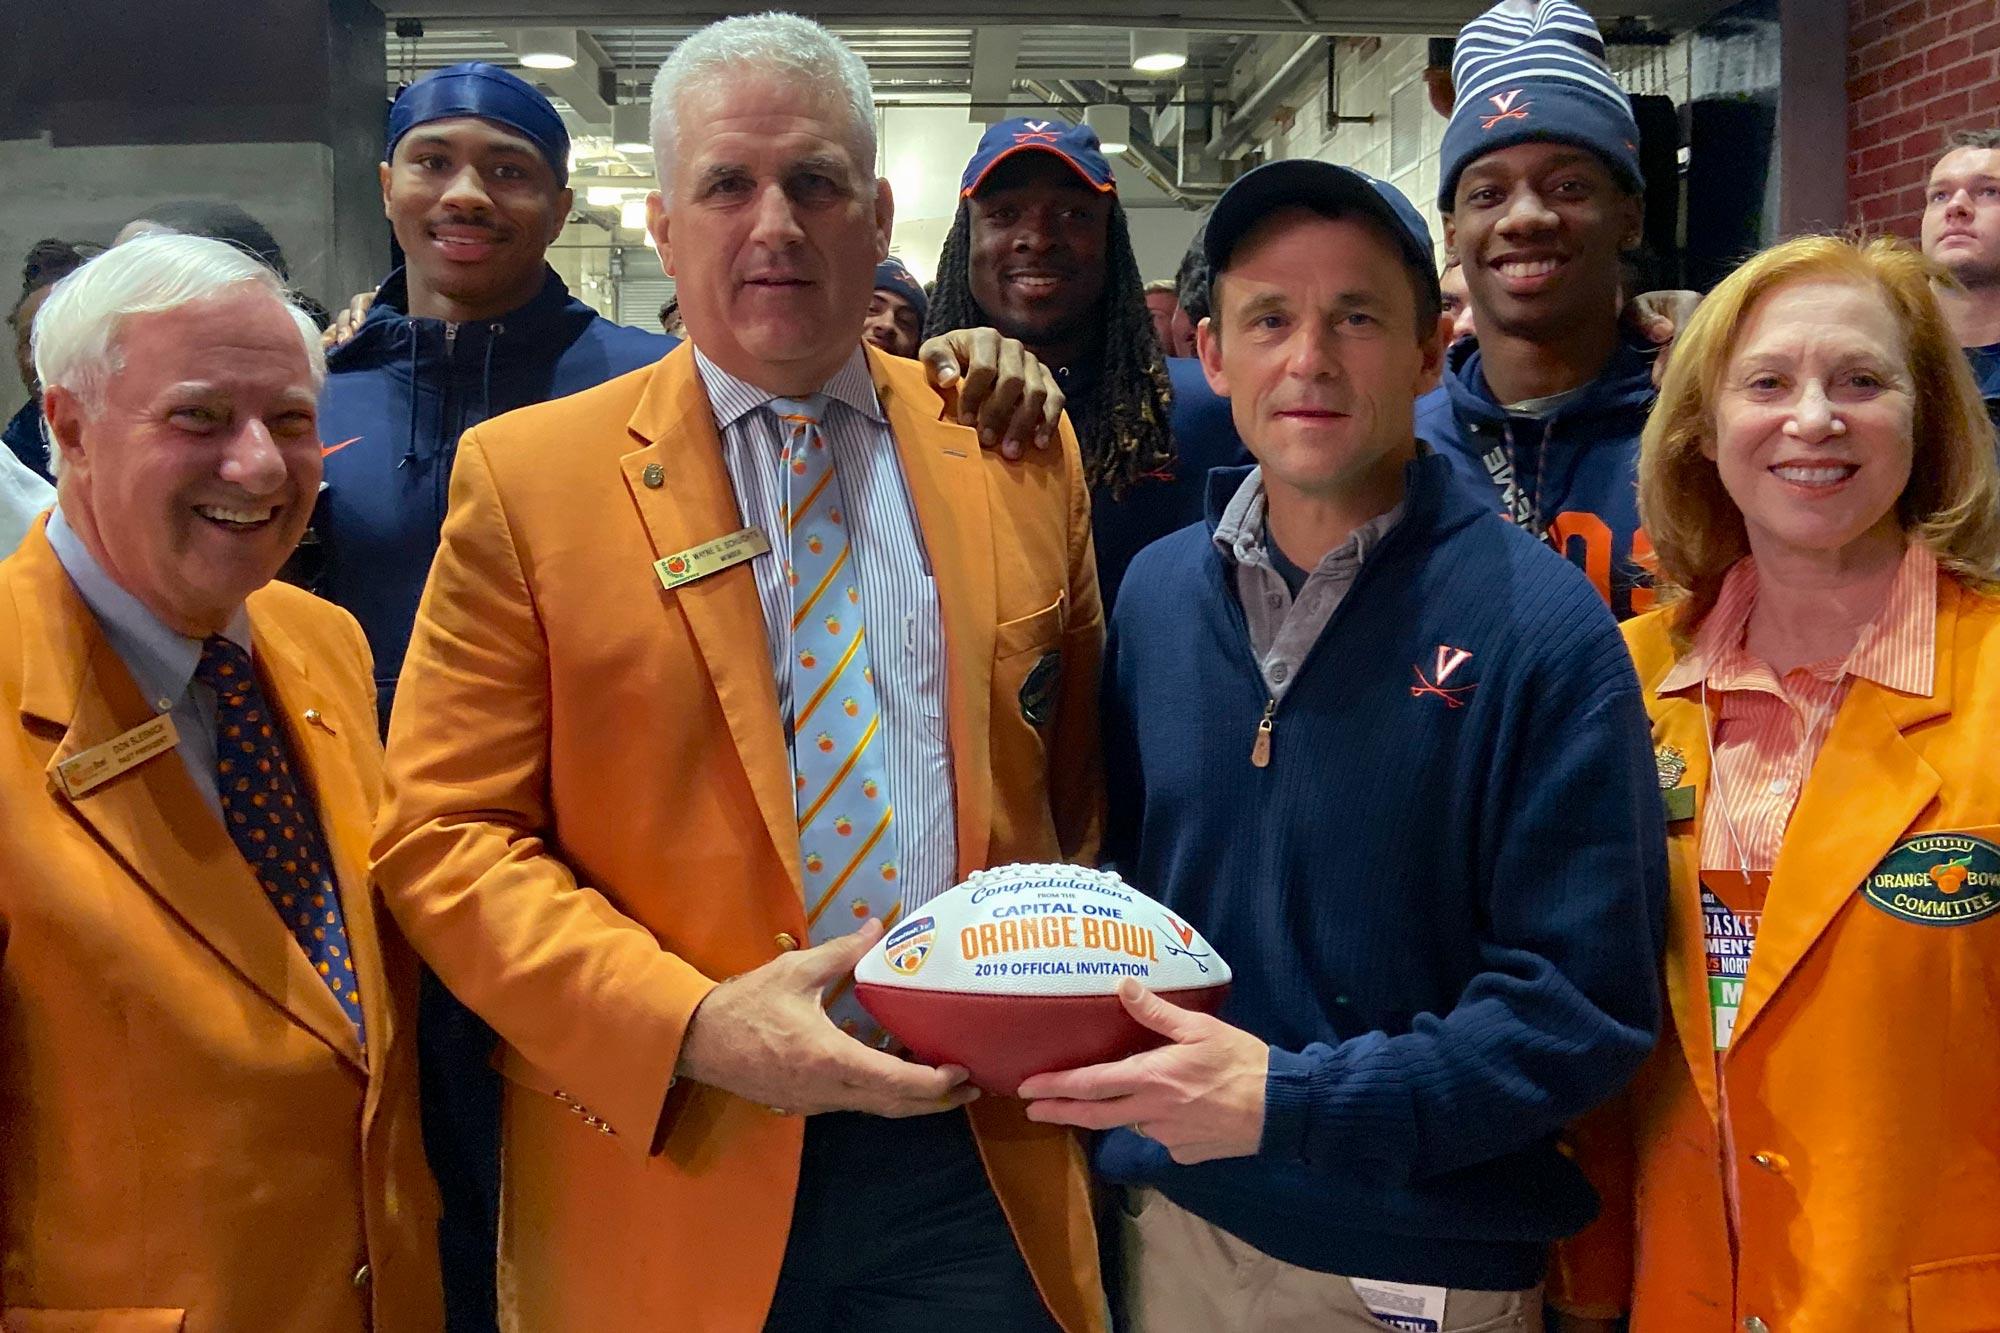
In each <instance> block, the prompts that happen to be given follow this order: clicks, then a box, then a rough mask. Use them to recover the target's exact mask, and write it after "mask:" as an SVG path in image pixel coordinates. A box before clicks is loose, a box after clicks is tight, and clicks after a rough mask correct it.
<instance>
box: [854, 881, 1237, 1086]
mask: <svg viewBox="0 0 2000 1333" xmlns="http://www.w3.org/2000/svg"><path fill="white" fill-rule="evenodd" d="M1126 977H1136V978H1137V979H1138V980H1139V981H1140V982H1142V983H1144V984H1145V985H1146V986H1147V987H1148V988H1149V989H1151V990H1154V991H1156V992H1158V993H1159V994H1160V996H1161V997H1162V998H1164V999H1166V1000H1168V1001H1170V1002H1172V1003H1174V1004H1178V1005H1180V1006H1182V1007H1183V1008H1187V1009H1198V1010H1201V1011H1202V1012H1204V1013H1214V1012H1215V1011H1216V1009H1218V1008H1219V1007H1220V1006H1221V1004H1222V999H1223V996H1224V995H1225V994H1226V993H1227V992H1228V990H1229V965H1228V964H1227V963H1225V962H1223V961H1222V959H1221V958H1219V957H1217V956H1216V953H1215V950H1214V949H1212V948H1210V947H1209V944H1208V941H1207V940H1204V939H1203V938H1202V937H1201V934H1200V933H1199V932H1198V931H1196V930H1195V929H1194V927H1192V926H1190V925H1189V924H1188V923H1187V922H1185V921H1182V920H1181V919H1180V918H1179V917H1177V916H1175V915H1174V914H1173V913H1172V912H1169V911H1168V910H1167V909H1166V908H1164V907H1162V906H1160V904H1158V903H1156V902H1154V901H1153V900H1152V899H1151V898H1148V897H1147V896H1146V895H1145V894H1143V893H1140V892H1139V891H1138V890H1137V889H1134V888H1133V887H1132V886H1131V885H1129V884H1127V883H1126V882H1125V881H1124V880H1122V879H1120V878H1119V877H1118V876H1117V875H1115V874H1112V873H1110V872H1109V871H1102V870H1090V869H1086V868H1084V867H1081V866H1066V865H1009V866H996V867H994V868H993V869H990V870H981V871H976V872H975V873H974V874H973V875H972V877H971V878H970V879H968V880H966V881H965V882H964V883H963V884H960V885H958V886H957V887H956V888H953V889H950V890H948V891H947V892H944V893H941V894H939V895H938V896H937V897H935V898H933V899H931V901H929V902H928V903H925V904H924V906H923V909H922V910H921V911H920V912H918V914H917V915H916V916H914V917H912V918H911V919H910V920H907V921H902V922H898V923H896V924H895V925H893V926H892V927H891V928H890V930H889V932H888V934H887V935H885V936H883V938H882V942H881V944H879V945H877V946H876V947H875V948H873V949H870V950H869V951H868V953H867V954H866V955H865V956H863V958H862V959H861V962H860V963H859V964H858V965H857V966H856V967H855V969H854V992H855V996H856V998H857V999H859V1000H860V1002H861V1004H862V1006H863V1007H864V1008H866V1009H867V1010H868V1012H869V1013H870V1014H872V1015H874V1017H875V1021H876V1022H878V1023H880V1024H881V1025H882V1026H883V1028H884V1029H886V1030H887V1031H888V1032H889V1034H890V1035H891V1036H893V1037H895V1038H896V1039H897V1040H898V1041H900V1042H902V1043H903V1045H904V1046H906V1047H908V1048H909V1050H910V1053H911V1054H912V1055H914V1056H916V1057H917V1058H918V1059H919V1060H923V1061H925V1062H926V1063H929V1064H933V1065H941V1064H954V1065H963V1066H964V1067H965V1068H966V1069H968V1070H970V1071H971V1074H972V1082H973V1083H974V1084H976V1085H977V1086H978V1087H979V1088H980V1089H981V1090H983V1091H985V1092H990V1093H999V1094H1002V1095H1005V1096H1012V1095H1013V1094H1014V1090H1015V1089H1016V1088H1018V1087H1020V1086H1021V1082H1022V1080H1023V1079H1026V1078H1028V1077H1030V1076H1031V1075H1034V1074H1043V1073H1048V1072H1050V1071H1052V1070H1058V1069H1075V1068H1078V1067H1080V1066H1083V1065H1094V1064H1101V1063H1103V1062H1105V1061H1107V1060H1117V1059H1122V1058H1123V1057H1125V1056H1128V1055H1131V1054H1133V1053H1134V1052H1137V1051H1142V1050H1145V1049H1146V1048H1148V1047H1151V1046H1158V1045H1160V1044H1161V1043H1162V1042H1163V1041H1164V1040H1165V1038H1163V1037H1161V1036H1160V1035H1159V1034H1158V1033H1155V1032H1152V1031H1150V1030H1148V1029H1147V1028H1144V1027H1142V1026H1140V1025H1139V1024H1138V1023H1137V1022H1135V1021H1133V1019H1132V1017H1131V1015H1129V1014H1127V1013H1126V1012H1125V1006H1124V1005H1123V1004H1122V1003H1120V1002H1119V999H1118V983H1119V982H1121V981H1123V980H1124V979H1125V978H1126Z"/></svg>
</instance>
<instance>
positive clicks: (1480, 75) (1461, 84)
mask: <svg viewBox="0 0 2000 1333" xmlns="http://www.w3.org/2000/svg"><path fill="white" fill-rule="evenodd" d="M1451 81H1452V86H1453V88H1454V89H1455V90H1456V100H1455V101H1454V102H1453V104H1452V109H1451V121H1450V123H1449V124H1447V125H1446V126H1445V130H1444V144H1443V146H1442V147H1441V148H1440V149H1439V158H1440V161H1439V163H1438V165H1439V168H1440V169H1439V172H1438V208H1439V209H1440V210H1441V211H1443V212H1446V213H1449V212H1451V211H1452V204H1453V201H1454V197H1455V195H1456V194H1457V191H1458V178H1459V175H1460V173H1462V172H1463V171H1464V170H1465V169H1466V167H1467V166H1469V165H1471V164H1472V162H1473V161H1474V160H1476V159H1478V158H1481V157H1484V156H1485V155H1486V154H1488V153H1491V152H1494V151H1495V150H1497V149H1501V148H1511V147H1513V146H1514V145H1515V144H1518V143H1532V142H1552V143H1567V144H1575V145H1576V146H1577V147H1579V148H1587V149H1589V150H1590V151H1592V152H1594V153H1596V154H1597V155H1598V156H1599V157H1601V158H1603V159H1604V164H1605V165H1606V166H1607V167H1609V168H1610V169H1611V174H1612V176H1613V177H1614V178H1615V179H1616V180H1617V181H1618V183H1619V184H1620V185H1621V186H1623V187H1624V188H1625V189H1627V190H1629V191H1631V192H1632V193H1634V194H1638V193H1640V192H1641V191H1643V190H1644V189H1645V188H1646V183H1645V181H1644V179H1643V178H1642V177H1641V176H1640V174H1639V126H1638V124H1637V122H1635V121H1634V120H1633V119H1632V104H1631V102H1630V101H1628V100H1627V99H1626V96H1625V90H1624V89H1622V88H1620V87H1619V86H1618V80H1617V79H1615V78H1613V77H1612V75H1611V69H1610V67H1609V66H1608V65H1606V64H1605V62H1604V38H1603V37H1602V36H1601V35H1600V34H1599V33H1598V31H1597V24H1596V23H1594V22H1593V21H1592V20H1591V17H1590V15H1589V14H1587V13H1585V12H1584V11H1583V10H1582V9H1580V8H1578V7H1577V6H1576V5H1574V4H1571V3H1570V0H1500V3H1499V4H1497V5H1495V6H1493V8H1491V9H1489V10H1487V11H1486V12H1485V13H1484V14H1481V15H1480V16H1479V17H1478V18H1476V19H1474V20H1472V22H1470V23H1468V24H1466V25H1465V26H1464V27H1463V28H1461V29H1460V30H1459V33H1458V44H1457V46H1456V47H1454V48H1453V50H1452V56H1451Z"/></svg>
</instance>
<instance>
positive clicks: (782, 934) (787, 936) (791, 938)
mask: <svg viewBox="0 0 2000 1333" xmlns="http://www.w3.org/2000/svg"><path fill="white" fill-rule="evenodd" d="M772 942H773V943H774V944H776V945H777V946H778V947H779V948H780V949H783V950H784V951H785V952H786V953H790V952H791V951H792V950H794V949H796V948H798V947H799V940H798V936H796V935H794V934H792V932H791V931H789V930H781V931H779V932H778V938H777V939H776V940H774V941H772Z"/></svg>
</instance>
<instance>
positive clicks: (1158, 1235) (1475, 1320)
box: [1120, 1188, 1542, 1333]
mask: <svg viewBox="0 0 2000 1333" xmlns="http://www.w3.org/2000/svg"><path fill="white" fill-rule="evenodd" d="M1120 1220H1121V1235H1120V1240H1121V1241H1122V1242H1123V1247H1124V1254H1125V1263H1124V1295H1125V1310H1126V1315H1127V1320H1128V1327H1129V1329H1130V1330H1131V1333H1294V1330H1296V1333H1381V1330H1383V1329H1387V1328H1393V1327H1394V1326H1393V1325H1390V1324H1385V1323H1383V1322H1382V1321H1381V1320H1379V1319H1377V1318H1376V1317H1375V1316H1374V1315H1372V1314H1370V1313H1369V1312H1368V1307H1367V1306H1366V1305H1363V1304H1362V1303H1361V1300H1360V1298H1359V1297H1357V1296H1356V1295H1355V1294H1354V1288H1353V1286H1352V1285H1351V1284H1350V1283H1349V1282H1348V1280H1347V1279H1346V1278H1344V1277H1341V1276H1338V1275H1337V1274H1333V1273H1315V1272H1313V1271H1312V1270H1311V1269H1307V1268H1299V1267H1296V1266H1294V1265H1292V1264H1288V1263H1285V1262H1284V1261H1282V1260H1279V1259H1273V1258H1272V1257H1271V1256H1270V1255H1268V1254H1265V1253H1264V1252H1263V1251H1262V1250H1259V1249H1257V1248H1256V1247H1255V1246H1252V1245H1246V1244H1245V1243H1243V1242H1242V1241H1240V1240H1238V1239H1237V1238H1236V1237H1234V1236H1232V1235H1230V1234H1229V1233H1228V1232H1227V1231H1224V1230H1222V1229H1221V1228H1220V1227H1216V1226H1211V1225H1210V1224H1209V1223H1207V1222H1204V1221H1202V1220H1201V1219H1200V1218H1199V1217H1196V1216H1195V1215H1194V1214H1193V1213H1190V1212H1188V1211H1187V1210H1186V1209H1185V1208H1181V1207H1179V1206H1178V1205H1176V1204H1175V1203H1174V1202H1173V1201H1172V1200H1170V1199H1168V1198H1167V1197H1166V1196H1165V1195H1164V1194H1161V1193H1160V1192H1159V1191H1158V1190H1152V1189H1143V1188H1142V1189H1128V1190H1126V1191H1125V1197H1124V1200H1123V1201H1122V1203H1121V1206H1120ZM1413 1243H1416V1242H1413ZM1444 1328H1445V1330H1446V1333H1542V1292H1541V1288H1539V1287H1535V1288H1531V1289H1530V1290H1527V1291H1459V1290H1454V1291H1453V1292H1452V1293H1451V1294H1450V1295H1449V1296H1448V1297H1447V1298H1446V1299H1445V1308H1444Z"/></svg>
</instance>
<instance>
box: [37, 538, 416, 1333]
mask: <svg viewBox="0 0 2000 1333" xmlns="http://www.w3.org/2000/svg"><path fill="white" fill-rule="evenodd" d="M248 609H249V615H250V628H251V636H252V641H253V644H254V651H255V654H256V659H257V662H258V664H259V667H260V675H261V677H262V679H263V681H264V684H265V687H266V689H267V690H268V691H269V692H270V694H271V697H272V703H273V706H274V707H275V708H276V709H278V710H279V711H280V712H281V713H282V715H283V716H284V717H285V718H286V719H287V720H288V722H289V726H288V728H287V734H288V736H289V738H290V740H291V748H292V754H293V756H294V757H295V759H296V761H297V762H298V764H299V766H300V768H301V769H302V770H303V772H304V774H305V776H306V778H307V780H308V781H309V783H310V784H311V789H312V793H313V796H314V798H315V800H316V802H317V804H318V807H319V812H320V820H321V823H322V825H323V826H324V828H325V831H326V840H327V844H328V849H329V850H330V851H331V853H332V855H333V860H334V867H335V872H336V878H337V880H338V883H339V889H340V895H341V901H342V904H343V906H344V907H345V908H346V913H347V929H348V934H349V937H350V943H351V946H352V949H353V956H354V962H355V966H356V970H357V972H358V973H359V975H360V978H361V985H362V991H361V996H362V1004H363V1006H364V1008H363V1016H364V1018H365V1020H366V1022H367V1026H368V1042H369V1051H368V1055H367V1058H366V1061H365V1062H364V1060H363V1057H362V1053H361V1050H360V1048H359V1046H358V1044H357V1043H356V1041H355V1036H354V1030H353V1027H352V1025H351V1024H349V1023H348V1021H347V1018H346V1016H345V1015H344V1014H343V1013H342V1012H341V1009H340V1006H339V1004H338V1003H337V1002H336V1001H335V1000H334V998H333V996H332V994H331V993H330V992H329V991H328V990H327V988H326V985H325V983H324V982H323V981H321V980H320V978H319V977H318V976H317V975H316V974H315V973H314V972H313V970H312V968H311V966H310V965H309V964H308V963H307V962H306V957H305V954H304V952H303V951H301V950H300V948H299V946H298V943H297V941H295V940H294V939H293V938H292V935H291V932H290V931H289V930H288V929H287V928H286V926H285V924H284V923H283V921H281V920H280V919H279V916H278V914H277V913H276V912H275V911H273V910H272V908H271V905H270V904H269V903H268V902H267V901H266V900H265V897H264V891H263V889H262V888H261V887H260V886H259V885H258V883H257V881H256V879H255V878H254V877H253V876H252V875H251V873H250V867H249V866H248V865H247V864H245V863H244V860H243V857H242V855H241V854H240V853H239V852H238V851H237V850H236V845H235V843H233V842H231V841H230V839H229V835H228V834H227V833H226V832H225V831H224V830H223V827H222V822H221V821H220V820H219V819H217V818H216V816H215V814H214V812H213V811H212V810H211V809H210V808H209V807H208V805H207V804H206V803H205V802H204V801H203V800H202V797H201V795H200V793H199V791H198V790H197V789H196V787H195V784H194V781H193V779H192V778H191V777H190V776H189V775H188V772H187V768H186V766H185V765H184V764H183V763H182V762H181V759H180V757H179V756H178V755H177V754H174V753H171V752H163V753H161V754H158V755H156V756H154V757H153V758H152V759H149V760H147V761H146V762H144V763H142V764H140V765H139V766H138V767H136V768H132V769H129V770H127V771H126V772H125V773H124V774H122V775H121V776H118V777H116V778H113V779H111V780H110V781H108V782H106V783H104V784H103V785H102V786H99V787H96V788H94V789H93V790H91V791H88V792H85V793H84V794H82V795H80V796H78V797H76V798H75V799H73V800H72V799H71V798H69V797H68V796H66V795H63V794H62V791H61V788H60V787H59V786H58V784H57V781H56V766H57V765H58V764H60V763H61V762H63V761H64V760H65V759H68V758H69V757H70V756H72V755H74V754H76V753H78V752H79V751H82V750H85V749H88V748H90V747H92V746H95V745H98V744H101V743H103V742H105V741H108V740H110V739H111V738H112V737H114V736H117V735H120V734H121V733H123V732H125V731H127V730H129V729H130V728H132V727H134V726H137V725H138V724H140V723H142V722H144V721H146V720H147V719H149V718H151V717H152V716H153V715H154V711H153V709H152V708H150V707H148V706H147V704H146V701H145V700H144V699H142V698H141V697H140V694H139V690H138V687H137V686H136V685H135V684H134V683H133V680H132V677H131V675H130V674H129V673H128V672H127V671H126V669H125V666H124V664H123V662H122V661H120V659H119V657H118V655H117V653H116V652H115V651H114V650H113V649H112V648H111V646H110V645H109V643H108V642H107V641H106V640H105V638H104V635H103V633H102V631H101V630H100V629H99V628H98V624H97V621H96V619H95V617H94V616H92V614H91V613H90V610H89V608H88V607H86V606H85V605H84V603H83V601H82V599H81V598H80V597H78V595H77V594H76V591H75V589H74V587H73V586H72V585H71V583H70V581H69V576H68V574H66V573H65V572H64V570H63V568H62V565H61V564H60V562H58V561H57V559H56V555H55V552H54V551H53V550H51V549H50V547H49V544H48V539H47V538H46V537H45V536H44V535H43V531H42V525H41V523H40V522H39V521H38V522H37V524H36V526H35V529H34V530H33V531H32V532H30V533H29V535H28V538H27V540H26V541H25V542H24V543H23V544H22V546H21V548H20V550H19V552H18V553H16V554H15V555H14V556H13V557H12V558H11V559H9V560H7V561H6V562H5V563H4V564H0V707H4V710H5V718H6V723H5V730H4V732H0V828H4V829H5V830H6V834H5V837H4V839H3V840H0V1324H4V1325H5V1327H6V1329H7V1330H8V1333H168V1331H169V1330H178V1329H185V1330H187V1333H275V1331H276V1330H279V1329H283V1330H286V1333H294V1331H296V1333H361V1331H362V1330H365V1329H369V1328H371V1327H372V1328H373V1329H376V1330H378V1331H379V1333H402V1331H403V1330H410V1331H411V1333H435V1330H437V1329H438V1328H440V1327H441V1326H442V1324H443V1314H442V1310H441V1308H440V1295H439V1288H438V1277H437V1260H436V1231H435V1229H436V1224H437V1205H436V1201H435V1199H434V1197H433V1192H432V1187H431V1181H430V1175H429V1173H428V1171H427V1170H426V1168H425V1165H424V1158H423V1146H422V1142H421V1139H420V1137H419V1133H418V1127H417V1098H416V1065H415V1055H416V1053H415V1029H414V1025H413V1024H412V1023H411V1022H410V1018H411V1014H410V1012H409V1009H408V1005H409V1004H410V1003H411V1002H412V1001H413V999H414V996H415V993H416V992H415V980H416V962H415V958H414V956H413V955H412V954H411V953H410V951H409V949H408V947H407V946H404V945H401V944H400V943H399V942H398V941H397V939H396V936H395V929H394V926H393V924H391V923H390V922H389V920H388V916H387V914H386V913H382V912H378V910H377V904H376V901H375V899H374V898H373V897H372V895H371V893H370V891H369V888H368V877H367V852H368V831H369V828H370V825H371V822H372V820H373V817H374V813H375V803H376V800H377V798H378V796H379V793H380V786H381V774H380V765H381V749H380V745H379V743H378V741H377V739H376V732H375V721H374V717H375V713H374V708H375V705H374V687H373V685H372V683H371V682H372V676H371V674H370V665H369V657H368V649H367V645H366V643H365V642H364V641H363V639H362V637H361V630H360V627H359V626H357V625H356V624H355V623H354V621H353V619H352V618H351V617H350V616H348V615H347V613H346V612H344V611H340V610H337V609H335V608H334V607H332V606H329V605H328V604H326V603H325V602H322V601H320V600H318V599H317V598H314V597H311V596H309V595H307V594H306V593H303V592H300V591H299V590H298V589H296V588H290V587H286V586H283V585H280V584H273V585H271V586H270V587H268V588H265V589H263V590H262V591H259V592H257V593H255V594H253V595H252V596H251V598H250V600H249V604H248ZM308 710H316V713H317V717H318V718H319V723H318V724H317V725H314V724H310V723H307V722H305V721H304V719H305V718H306V717H308V716H310V715H311V714H309V712H308Z"/></svg>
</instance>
